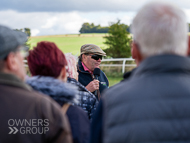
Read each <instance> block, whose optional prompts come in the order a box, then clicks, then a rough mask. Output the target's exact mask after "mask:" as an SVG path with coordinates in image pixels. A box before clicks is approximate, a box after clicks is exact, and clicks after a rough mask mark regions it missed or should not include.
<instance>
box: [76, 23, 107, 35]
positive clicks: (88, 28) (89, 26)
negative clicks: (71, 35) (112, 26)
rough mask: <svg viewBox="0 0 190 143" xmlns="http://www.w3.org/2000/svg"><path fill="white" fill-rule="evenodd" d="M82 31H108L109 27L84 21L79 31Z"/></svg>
mask: <svg viewBox="0 0 190 143" xmlns="http://www.w3.org/2000/svg"><path fill="white" fill-rule="evenodd" d="M79 32H80V33H107V32H108V27H101V26H100V25H97V26H96V25H94V23H91V24H89V23H83V24H82V27H81V29H80V31H79Z"/></svg>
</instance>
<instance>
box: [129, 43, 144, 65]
mask: <svg viewBox="0 0 190 143" xmlns="http://www.w3.org/2000/svg"><path fill="white" fill-rule="evenodd" d="M131 54H132V57H133V59H135V62H136V64H137V66H138V65H139V63H140V62H141V61H142V60H143V56H142V54H141V52H140V47H139V45H138V44H137V43H135V42H133V44H132V50H131Z"/></svg>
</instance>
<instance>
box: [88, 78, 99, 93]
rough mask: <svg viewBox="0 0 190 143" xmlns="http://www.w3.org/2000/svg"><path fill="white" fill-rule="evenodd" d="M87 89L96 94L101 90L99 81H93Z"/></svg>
mask: <svg viewBox="0 0 190 143" xmlns="http://www.w3.org/2000/svg"><path fill="white" fill-rule="evenodd" d="M86 88H87V89H88V91H90V92H94V91H95V90H98V89H99V80H96V79H95V80H93V81H91V82H90V83H89V84H88V85H87V86H86Z"/></svg>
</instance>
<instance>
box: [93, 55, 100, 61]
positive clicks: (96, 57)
mask: <svg viewBox="0 0 190 143" xmlns="http://www.w3.org/2000/svg"><path fill="white" fill-rule="evenodd" d="M91 58H92V59H94V60H96V61H97V60H99V59H101V60H102V56H100V55H91Z"/></svg>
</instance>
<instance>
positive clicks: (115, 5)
mask: <svg viewBox="0 0 190 143" xmlns="http://www.w3.org/2000/svg"><path fill="white" fill-rule="evenodd" d="M149 1H151V0H32V1H31V0H1V5H0V10H15V11H18V12H71V11H80V12H95V11H96V12H97V11H109V12H119V11H120V12H121V11H123V12H128V11H136V10H138V9H139V8H140V7H141V6H142V5H144V4H145V3H147V2H149ZM165 1H169V2H172V3H176V4H177V5H178V6H180V7H181V8H186V9H189V8H190V1H189V0H175V1H174V0H165Z"/></svg>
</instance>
